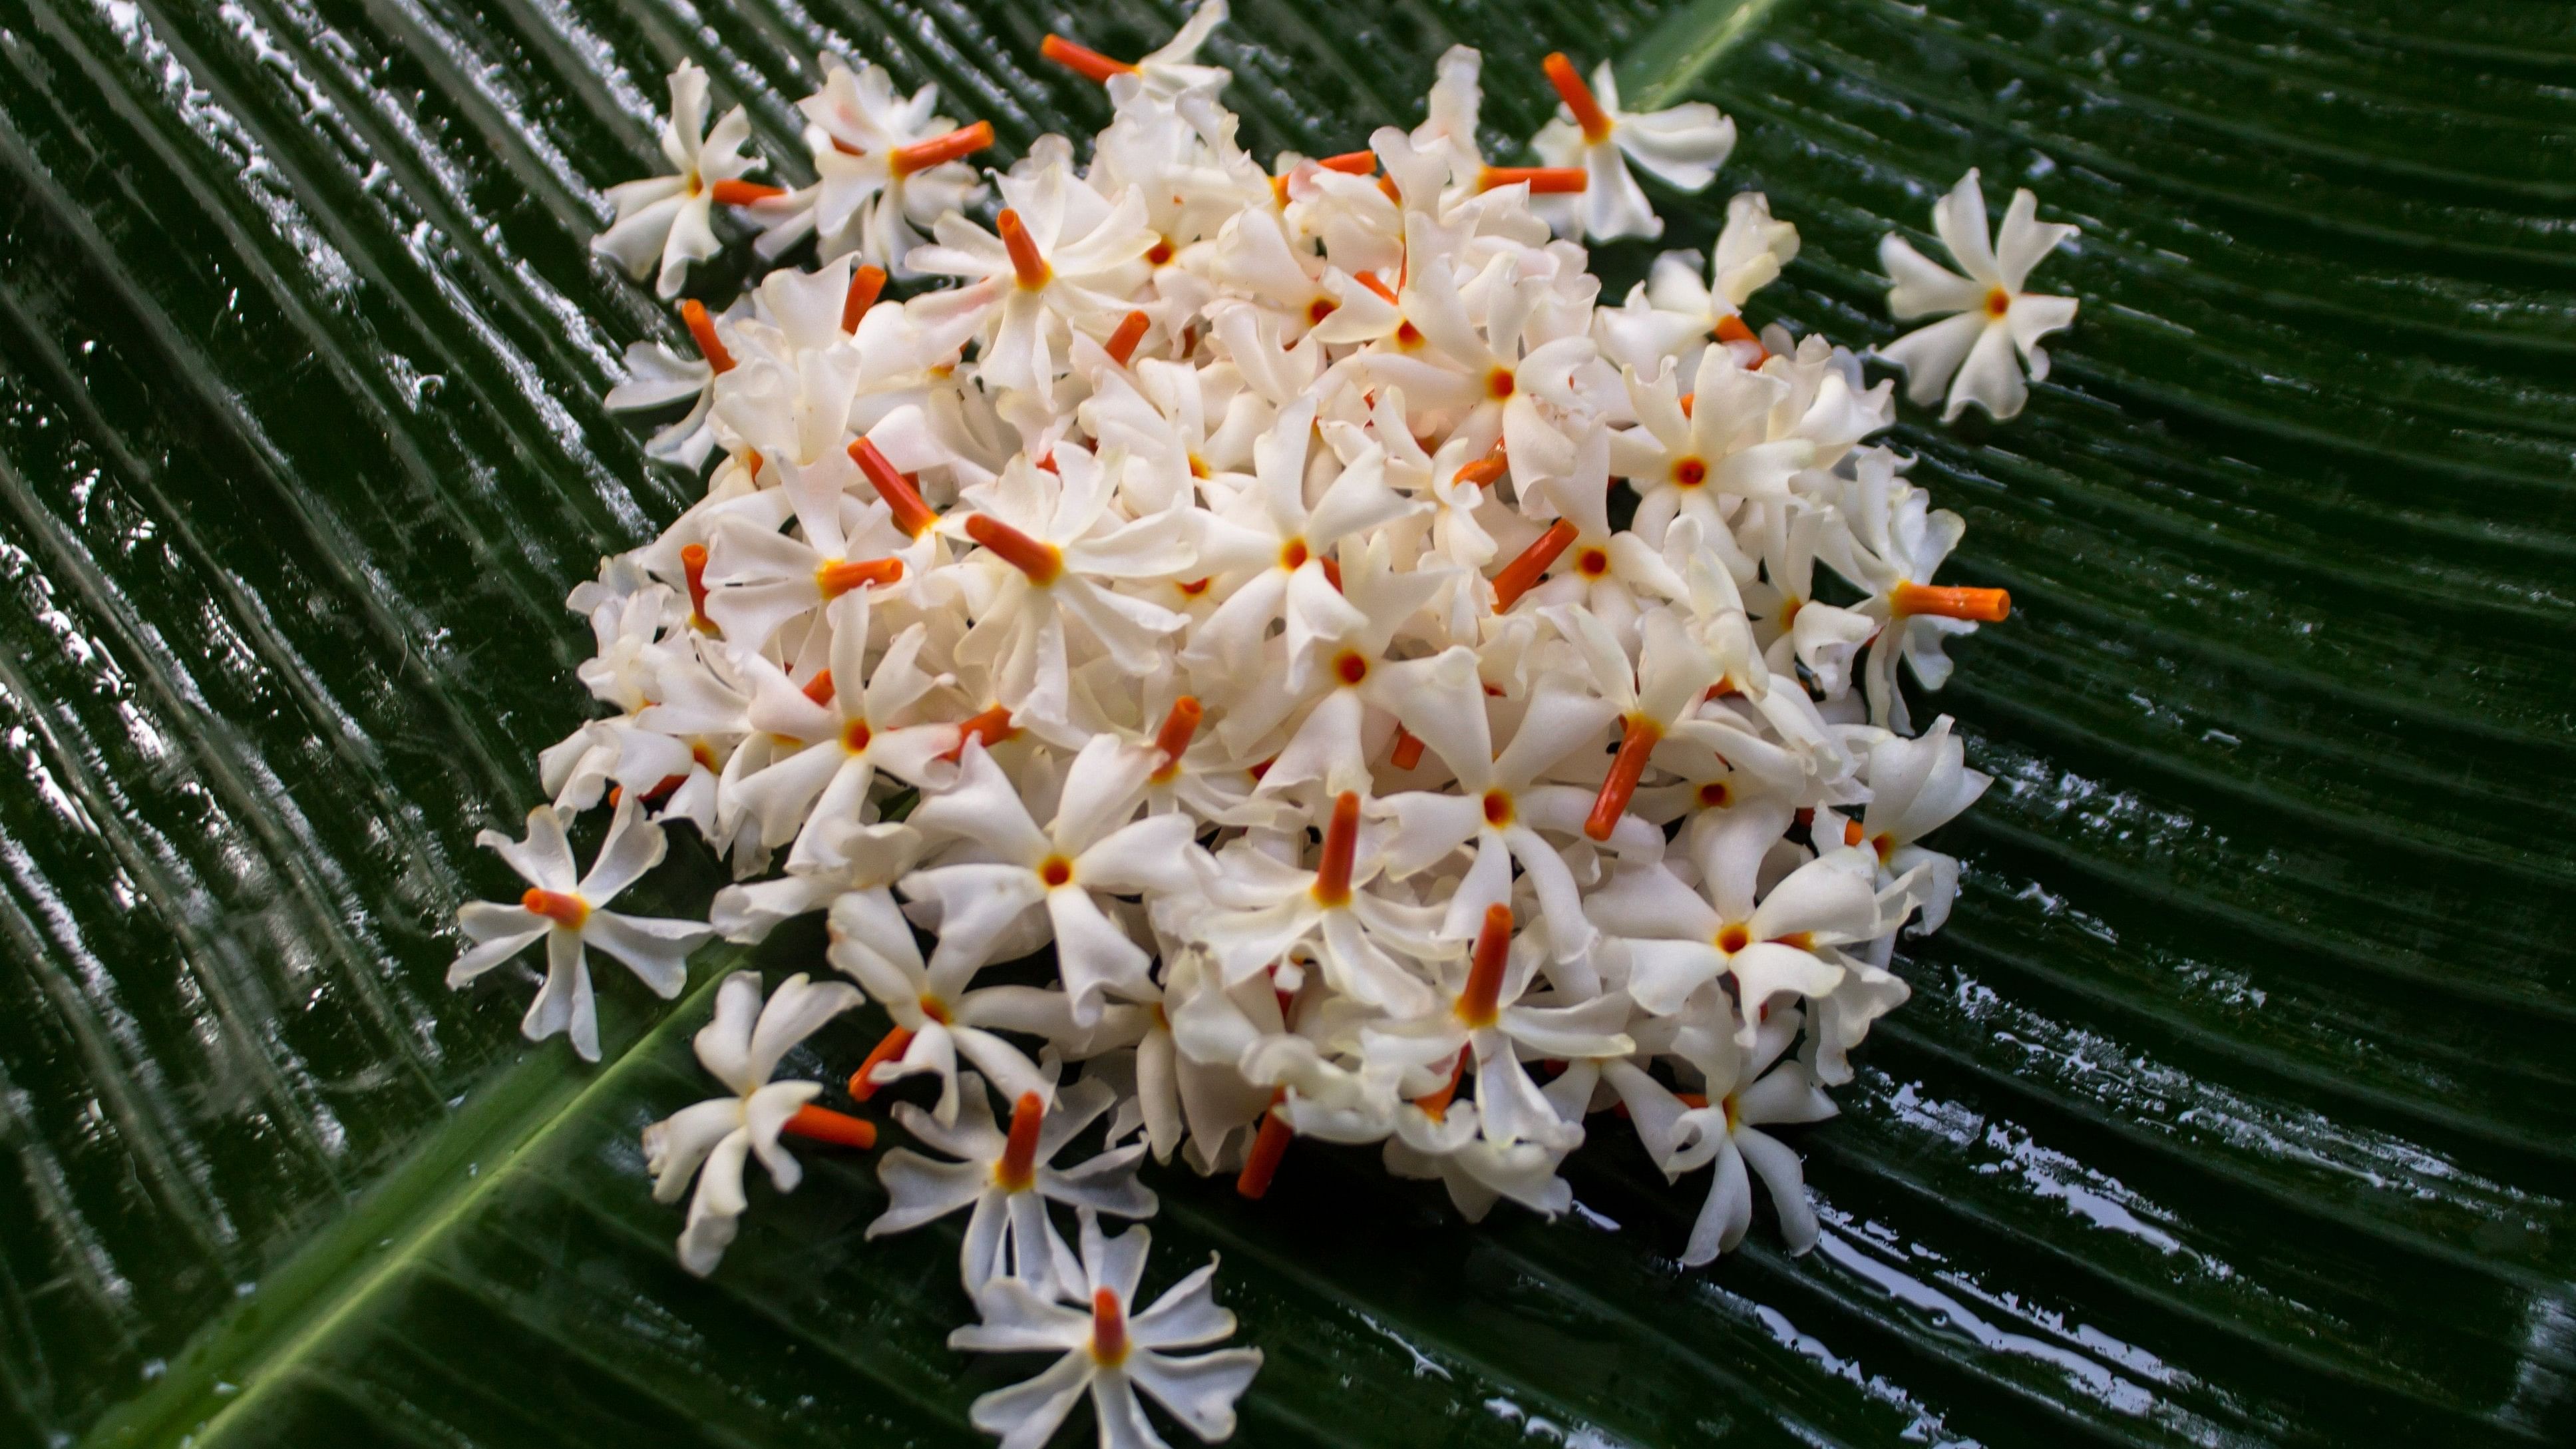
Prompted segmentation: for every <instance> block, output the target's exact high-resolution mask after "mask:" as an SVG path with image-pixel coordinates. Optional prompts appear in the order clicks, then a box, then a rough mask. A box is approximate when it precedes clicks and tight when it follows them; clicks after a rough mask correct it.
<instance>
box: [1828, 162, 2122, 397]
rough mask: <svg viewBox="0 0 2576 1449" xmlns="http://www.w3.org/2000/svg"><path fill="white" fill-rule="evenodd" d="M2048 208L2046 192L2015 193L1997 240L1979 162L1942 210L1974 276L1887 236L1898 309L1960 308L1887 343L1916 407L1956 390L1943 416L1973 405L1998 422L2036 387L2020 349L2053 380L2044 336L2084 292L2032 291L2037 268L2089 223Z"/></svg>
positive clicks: (1937, 215) (1893, 304)
mask: <svg viewBox="0 0 2576 1449" xmlns="http://www.w3.org/2000/svg"><path fill="white" fill-rule="evenodd" d="M2038 215H2039V199H2038V198H2037V197H2035V196H2033V195H2031V194H2030V191H2029V189H2028V188H2024V189H2022V190H2019V191H2015V192H2014V193H2013V199H2012V206H2011V207H2010V208H2009V209H2007V210H2006V211H2005V212H2004V224H2003V229H2002V230H2001V231H1999V232H1997V233H1995V235H1994V239H1993V241H1992V242H1991V243H1989V242H1988V240H1987V236H1986V194H1985V192H1984V191H1983V190H1981V189H1980V188H1979V187H1978V185H1977V171H1976V168H1975V167H1973V166H1972V167H1970V168H1968V174H1967V175H1965V176H1962V177H1960V178H1959V184H1958V185H1957V186H1954V187H1952V188H1951V189H1950V194H1949V195H1947V196H1944V197H1942V198H1941V200H1940V201H1939V202H1938V203H1937V204H1936V205H1934V206H1933V208H1932V226H1933V229H1934V230H1936V231H1938V232H1939V233H1940V235H1941V245H1943V246H1945V247H1947V248H1949V249H1950V256H1951V257H1952V259H1954V260H1956V261H1957V262H1958V264H1959V265H1960V266H1961V267H1963V268H1965V269H1966V270H1967V273H1968V274H1967V275H1966V276H1964V277H1963V276H1960V275H1959V274H1958V273H1957V272H1953V271H1951V270H1950V269H1949V268H1947V267H1944V266H1942V265H1941V264H1940V263H1938V262H1935V261H1933V260H1931V259H1930V258H1928V257H1926V256H1924V255H1923V254H1922V253H1921V252H1918V251H1916V250H1915V249H1914V246H1913V244H1912V243H1910V242H1908V241H1906V240H1905V238H1903V237H1901V236H1898V235H1896V234H1895V233H1894V232H1890V233H1888V234H1887V236H1885V237H1884V238H1882V239H1881V240H1880V241H1879V244H1878V264H1879V265H1880V266H1882V267H1885V268H1886V269H1887V275H1888V276H1889V278H1891V279H1892V280H1893V281H1894V283H1895V285H1893V286H1891V287H1889V288H1888V289H1887V310H1888V313H1889V315H1891V316H1893V317H1894V318H1896V320H1897V321H1899V322H1905V321H1910V320H1912V319H1914V318H1916V317H1929V316H1933V315H1935V314H1937V313H1952V312H1955V313H1957V314H1958V315H1957V316H1954V317H1949V318H1947V319H1946V320H1944V321H1940V322H1935V323H1933V324H1932V325H1931V326H1929V327H1921V328H1917V329H1916V330H1914V331H1912V332H1908V333H1906V334H1905V335H1904V336H1902V337H1899V338H1898V339H1896V340H1895V341H1894V342H1891V343H1889V344H1887V345H1886V346H1885V347H1882V348H1880V349H1879V350H1878V355H1879V356H1880V357H1883V358H1885V359H1887V360H1888V361H1889V362H1892V363H1894V364H1895V365H1897V366H1898V367H1901V368H1904V369H1905V374H1906V386H1905V395H1906V396H1907V397H1909V398H1911V399H1913V401H1914V403H1915V405H1916V406H1918V407H1929V406H1931V405H1932V404H1933V403H1935V402H1938V401H1940V400H1941V398H1942V394H1943V392H1944V390H1945V389H1946V390H1947V392H1948V395H1949V400H1948V402H1947V403H1946V404H1944V406H1943V407H1942V410H1941V420H1942V421H1943V422H1948V421H1949V420H1950V419H1952V418H1955V417H1957V416H1958V415H1959V414H1960V413H1962V412H1964V411H1966V410H1967V407H1968V404H1970V403H1975V404H1977V405H1978V406H1979V407H1982V408H1984V409H1985V410H1986V411H1987V412H1988V413H1990V414H1992V415H1993V416H1994V417H1995V419H1996V420H1997V421H2001V420H2003V419H2005V418H2009V417H2012V416H2013V415H2015V414H2017V413H2019V412H2020V411H2021V407H2022V403H2023V402H2024V401H2026V400H2027V399H2028V397H2029V395H2030V390H2029V388H2028V387H2026V386H2024V385H2023V383H2022V376H2021V372H2022V367H2021V363H2020V362H2018V361H2016V360H2014V357H2013V353H2014V351H2015V350H2016V349H2017V350H2019V351H2020V353H2021V356H2022V358H2023V359H2024V360H2027V361H2028V362H2029V364H2030V375H2031V379H2032V380H2033V381H2041V380H2044V379H2046V378H2047V376H2048V354H2047V353H2045V352H2043V351H2041V350H2040V346H2039V340H2040V339H2041V338H2043V337H2045V336H2047V335H2048V334H2049V333H2051V332H2055V331H2057V330H2058V329H2059V328H2062V327H2065V326H2067V325H2069V324H2070V323H2072V322H2074V320H2075V299H2074V298H2072V297H2050V296H2043V295H2040V294H2038V293H2034V292H2025V291H2023V290H2022V283H2023V282H2024V281H2025V280H2026V279H2028V277H2029V276H2030V273H2031V269H2032V268H2033V267H2036V266H2038V265H2039V264H2040V262H2041V261H2042V260H2044V259H2045V258H2046V257H2047V256H2048V254H2049V253H2050V252H2053V251H2055V250H2057V248H2058V247H2059V246H2060V245H2061V244H2063V243H2064V242H2065V241H2066V240H2067V239H2068V238H2070V237H2072V236H2074V235H2075V234H2076V233H2077V231H2078V230H2079V228H2076V227H2073V226H2068V225H2066V224H2065V223H2063V222H2043V221H2040V220H2038V219H2037V218H2038ZM1954 378H1955V381H1954V380H1953V379H1954Z"/></svg>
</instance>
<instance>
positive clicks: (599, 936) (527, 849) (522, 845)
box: [447, 794, 715, 1062]
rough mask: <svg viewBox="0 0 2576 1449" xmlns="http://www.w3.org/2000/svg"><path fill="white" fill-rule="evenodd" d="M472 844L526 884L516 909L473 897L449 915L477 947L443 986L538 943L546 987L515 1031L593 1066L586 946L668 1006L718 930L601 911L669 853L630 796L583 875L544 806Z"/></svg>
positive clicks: (559, 823)
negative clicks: (521, 828)
mask: <svg viewBox="0 0 2576 1449" xmlns="http://www.w3.org/2000/svg"><path fill="white" fill-rule="evenodd" d="M474 843H475V844H477V845H480V846H482V847H483V848H484V849H486V850H489V851H492V852H493V853H494V854H496V855H498V856H500V857H501V858H502V859H503V860H505V861H507V862H509V864H510V868H511V869H512V870H514V871H517V872H518V873H519V877H520V879H522V880H525V881H526V882H527V883H528V890H527V894H525V895H524V896H522V897H520V899H519V903H518V904H517V905H507V906H505V905H501V904H498V903H496V902H492V901H474V902H472V903H470V904H468V905H466V906H465V907H464V908H462V909H461V910H459V911H458V912H457V913H456V921H457V924H458V925H459V926H462V927H463V928H464V930H465V934H466V935H467V936H468V937H471V938H472V939H473V941H474V945H473V946H472V947H470V948H468V949H467V950H466V952H465V953H464V954H463V955H461V956H459V957H457V958H456V964H454V965H452V966H450V967H448V968H447V984H448V985H449V986H451V987H456V986H463V985H465V984H466V983H467V982H469V981H472V980H473V979H474V978H475V977H477V976H480V975H482V974H483V973H484V972H486V971H489V970H491V969H492V968H493V967H495V966H498V965H500V964H501V963H502V962H504V961H507V960H509V959H510V958H511V957H513V956H516V955H518V954H519V953H520V952H521V951H524V950H526V949H527V948H529V947H530V946H533V945H535V944H536V943H537V942H538V940H540V939H543V940H544V941H545V943H546V982H545V985H544V986H543V987H541V988H539V990H538V992H537V999H536V1000H535V1001H534V1002H532V1003H530V1005H529V1007H528V1015H527V1019H526V1020H524V1021H522V1022H521V1023H520V1024H519V1029H520V1030H521V1031H523V1032H525V1033H526V1034H527V1037H528V1039H529V1040H530V1041H543V1040H545V1039H546V1038H547V1037H550V1036H553V1035H554V1034H555V1033H557V1032H566V1033H569V1034H570V1036H571V1037H572V1047H573V1050H574V1051H576V1052H578V1053H580V1055H581V1058H582V1060H584V1061H591V1062H595V1061H598V1060H599V1009H598V1005H597V1003H596V1002H595V1001H594V1000H593V999H592V997H591V991H590V964H589V960H588V958H587V955H586V954H585V950H584V948H585V947H588V946H597V947H598V948H599V949H601V950H603V951H605V952H607V953H608V954H609V955H611V956H614V957H616V958H617V959H618V960H619V961H622V962H624V963H625V964H626V967H627V969H628V970H631V971H633V972H634V973H635V975H636V976H637V978H638V979H640V980H642V981H643V983H644V984H645V985H646V986H649V987H651V988H652V990H653V994H654V995H656V996H659V997H661V998H663V999H664V1000H666V1001H667V1000H669V999H670V998H672V997H674V996H677V995H679V994H680V986H681V984H682V983H683V982H685V981H686V980H687V979H688V975H689V953H690V952H691V951H694V950H696V949H697V948H698V947H699V946H702V945H704V944H705V943H706V942H707V941H708V940H710V939H711V938H713V936H714V935H715V932H714V931H712V930H710V929H709V928H707V927H705V926H703V925H700V924H698V923H697V922H695V921H674V920H665V919H662V918H660V917H654V916H624V915H619V914H618V913H617V912H615V911H608V910H602V909H601V907H603V906H605V905H607V904H608V902H610V901H611V900H614V899H615V898H616V897H617V894H618V892H620V891H623V890H625V889H626V888H627V887H628V886H631V885H633V884H634V883H635V882H636V881H638V880H640V879H642V878H643V875H644V873H645V872H646V871H648V870H651V869H652V868H653V867H655V866H657V865H659V864H661V863H662V853H663V851H664V850H666V849H668V848H669V842H668V841H666V840H664V839H663V836H662V827H661V826H659V825H656V824H654V823H653V822H652V821H650V820H647V819H645V818H644V814H643V802H642V801H641V800H640V799H638V798H637V797H636V796H635V795H633V794H628V795H627V796H626V797H625V798H623V799H622V800H620V801H619V802H618V805H617V814H616V817H615V818H614V819H612V820H611V821H610V822H609V825H608V837H607V839H605V840H602V841H601V842H600V844H599V856H598V858H597V859H596V860H594V861H593V862H592V863H591V867H590V872H589V873H588V874H587V875H583V876H581V877H580V878H578V879H576V878H575V877H574V875H573V858H572V845H571V843H570V842H569V841H567V840H566V839H564V828H563V818H562V817H561V816H560V815H558V814H556V812H555V809H554V807H553V806H551V805H540V806H538V807H537V808H536V809H534V810H531V811H529V812H528V834H527V838H526V839H524V840H512V839H511V838H510V837H508V836H506V835H503V834H502V833H500V832H499V831H497V830H486V831H484V832H483V833H481V834H480V835H477V836H475V837H474Z"/></svg>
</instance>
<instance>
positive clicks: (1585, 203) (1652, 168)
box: [1530, 51, 1735, 241]
mask: <svg viewBox="0 0 2576 1449" xmlns="http://www.w3.org/2000/svg"><path fill="white" fill-rule="evenodd" d="M1546 67H1547V78H1548V82H1549V84H1551V85H1554V86H1555V87H1556V94H1557V96H1558V97H1559V98H1560V99H1562V100H1563V101H1564V102H1565V105H1564V106H1563V107H1562V108H1561V109H1559V110H1558V112H1557V113H1556V118H1555V119H1554V120H1551V121H1549V122H1548V123H1547V124H1546V125H1545V126H1542V127H1540V128H1539V133H1538V134H1537V135H1535V136H1532V137H1531V138H1530V149H1531V150H1532V151H1535V152H1537V153H1538V157H1539V160H1541V161H1542V162H1544V163H1546V164H1547V165H1550V166H1579V167H1581V168H1583V173H1584V182H1585V185H1584V188H1583V189H1582V190H1581V191H1579V192H1575V193H1573V194H1571V195H1555V196H1543V197H1539V198H1537V199H1536V205H1537V207H1538V211H1539V214H1540V215H1542V216H1545V217H1547V218H1548V219H1549V220H1550V221H1552V222H1555V223H1557V229H1558V230H1559V231H1561V232H1565V233H1569V234H1570V233H1572V232H1574V231H1577V230H1580V231H1582V232H1583V233H1584V234H1585V235H1586V236H1589V237H1591V238H1592V239H1593V240H1594V241H1612V240H1615V239H1617V238H1619V237H1628V236H1638V237H1645V238H1648V239H1649V240H1651V239H1653V238H1655V237H1659V236H1662V235H1663V234H1664V219H1663V218H1662V217H1659V216H1657V215H1655V209H1654V207H1653V206H1652V205H1651V204H1649V203H1648V202H1647V200H1646V193H1645V192H1644V191H1642V190H1640V189H1638V186H1637V179H1636V178H1635V177H1633V176H1631V175H1629V174H1628V163H1629V162H1631V161H1634V162H1635V163H1637V164H1638V165H1639V166H1642V167H1644V168H1645V169H1646V172H1647V174H1648V175H1651V176H1653V177H1654V178H1655V179H1656V180H1658V181H1661V182H1663V183H1665V184H1666V185H1669V186H1673V187H1676V188H1678V189H1680V190H1683V191H1700V190H1704V189H1706V188H1707V186H1708V184H1709V183H1710V182H1711V181H1714V180H1716V179H1717V168H1718V167H1720V166H1723V165H1725V164H1726V158H1727V156H1728V154H1729V153H1731V152H1733V151H1734V150H1735V123H1734V122H1733V121H1730V120H1728V119H1727V118H1726V117H1724V116H1722V115H1720V114H1718V110H1717V107H1715V106H1712V105H1710V104H1709V103H1707V102H1706V101H1685V102H1683V103H1682V104H1681V105H1678V106H1674V107H1672V108H1671V109H1669V110H1661V111H1646V112H1642V113H1634V112H1629V111H1623V110H1621V109H1619V82H1618V80H1617V78H1616V77H1614V76H1612V75H1611V73H1610V62H1608V61H1606V60H1605V61H1603V62H1601V64H1600V65H1599V66H1597V67H1595V68H1594V69H1593V72H1592V84H1590V85H1589V86H1587V85H1585V84H1584V83H1583V76H1582V74H1581V73H1580V72H1578V71H1576V70H1575V68H1574V62H1573V61H1571V60H1568V59H1567V58H1566V56H1565V53H1564V52H1563V51H1557V52H1555V53H1553V54H1551V55H1549V56H1548V58H1547V61H1546Z"/></svg>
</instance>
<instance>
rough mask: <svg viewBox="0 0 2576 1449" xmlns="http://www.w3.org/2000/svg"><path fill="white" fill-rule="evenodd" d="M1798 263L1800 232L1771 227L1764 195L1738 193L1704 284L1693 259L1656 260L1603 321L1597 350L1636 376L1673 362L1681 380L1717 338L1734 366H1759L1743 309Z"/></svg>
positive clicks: (1673, 255) (1757, 344) (1677, 255)
mask: <svg viewBox="0 0 2576 1449" xmlns="http://www.w3.org/2000/svg"><path fill="white" fill-rule="evenodd" d="M1797 256H1798V228H1797V227H1795V226H1793V225H1791V224H1789V223H1788V222H1785V221H1775V220H1773V219H1772V216H1771V201H1770V198H1769V197H1766V196H1764V195H1763V194H1762V193H1761V192H1759V191H1744V192H1738V193H1737V194H1736V195H1735V196H1733V197H1732V198H1730V199H1729V200H1728V201H1727V203H1726V228H1725V230H1723V231H1720V232H1719V233H1718V234H1717V246H1716V247H1715V248H1714V249H1713V250H1712V252H1711V253H1710V256H1709V259H1708V280H1707V281H1701V280H1700V255H1699V253H1698V252H1695V251H1682V252H1666V253H1664V254H1663V255H1661V256H1659V257H1657V258H1655V265H1654V269H1653V270H1652V271H1650V272H1648V273H1647V274H1646V280H1645V281H1643V282H1641V283H1639V284H1638V285H1637V286H1636V287H1634V288H1632V289H1631V290H1630V291H1629V293H1628V301H1627V304H1626V305H1625V306H1623V307H1621V308H1620V309H1619V310H1618V311H1616V312H1610V311H1604V312H1602V313H1601V314H1600V327H1601V350H1602V351H1603V352H1604V353H1605V354H1607V355H1608V356H1610V357H1611V358H1612V359H1614V360H1615V361H1617V362H1619V363H1621V364H1623V365H1625V366H1628V367H1632V368H1635V369H1636V370H1637V371H1639V372H1640V373H1651V372H1652V371H1654V370H1655V367H1656V365H1657V362H1658V360H1659V359H1662V358H1665V357H1671V358H1673V359H1674V360H1675V361H1677V362H1678V363H1679V364H1680V366H1681V368H1682V371H1683V373H1684V375H1685V376H1695V375H1696V374H1697V373H1698V371H1699V360H1698V359H1699V351H1700V344H1701V342H1702V341H1703V340H1704V339H1707V338H1711V337H1714V338H1716V339H1717V340H1718V341H1720V342H1723V343H1725V344H1726V345H1727V348H1728V350H1729V351H1730V352H1731V353H1732V354H1733V355H1734V357H1735V359H1736V361H1737V362H1739V363H1741V364H1743V365H1744V366H1746V367H1760V366H1761V365H1762V362H1763V358H1764V357H1765V356H1766V355H1767V353H1766V351H1765V349H1764V348H1763V346H1762V342H1761V340H1760V339H1759V338H1757V337H1755V336H1754V335H1753V329H1752V328H1750V327H1747V326H1746V325H1745V324H1744V318H1743V316H1742V313H1743V310H1744V303H1745V301H1746V299H1748V298H1750V297H1751V296H1752V295H1753V294H1754V293H1755V292H1757V291H1760V290H1761V289H1762V288H1764V287H1767V286H1769V285H1771V283H1773V282H1775V281H1777V280H1779V277H1780V269H1781V268H1782V267H1785V266H1787V265H1788V264H1789V263H1790V262H1792V261H1795V260H1796V259H1797Z"/></svg>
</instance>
